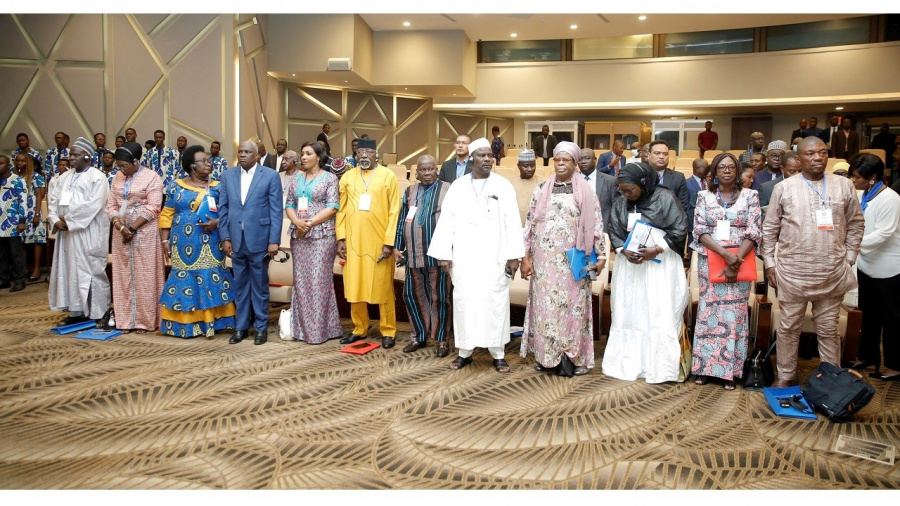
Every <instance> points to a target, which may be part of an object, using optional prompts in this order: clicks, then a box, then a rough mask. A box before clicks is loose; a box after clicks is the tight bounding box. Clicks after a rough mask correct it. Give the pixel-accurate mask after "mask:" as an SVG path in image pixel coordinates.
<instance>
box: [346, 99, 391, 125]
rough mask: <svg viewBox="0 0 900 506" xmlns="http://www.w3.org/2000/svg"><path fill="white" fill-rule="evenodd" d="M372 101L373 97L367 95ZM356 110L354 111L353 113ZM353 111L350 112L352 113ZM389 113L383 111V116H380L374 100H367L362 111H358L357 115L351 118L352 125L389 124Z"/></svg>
mask: <svg viewBox="0 0 900 506" xmlns="http://www.w3.org/2000/svg"><path fill="white" fill-rule="evenodd" d="M369 96H370V97H372V98H373V99H374V96H372V95H369ZM355 110H356V109H354V111H355ZM352 112H353V111H351V113H352ZM385 116H386V117H387V119H385ZM390 119H391V116H390V112H389V111H384V116H382V114H381V111H379V110H378V106H377V105H376V103H375V101H374V100H369V101H368V102H367V103H366V105H364V106H363V108H362V110H361V111H359V114H357V115H356V117H355V118H353V122H354V123H369V124H372V125H387V124H390Z"/></svg>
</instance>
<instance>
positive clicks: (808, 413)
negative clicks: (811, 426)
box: [763, 386, 816, 420]
mask: <svg viewBox="0 0 900 506" xmlns="http://www.w3.org/2000/svg"><path fill="white" fill-rule="evenodd" d="M763 393H764V394H765V396H766V402H768V403H769V407H771V408H772V411H773V412H775V414H776V415H778V416H785V417H788V418H802V419H804V420H815V419H816V412H815V409H813V407H812V406H810V404H809V401H807V400H806V398H805V397H803V394H802V393H800V387H799V386H793V387H786V388H772V387H767V388H765V389H763Z"/></svg>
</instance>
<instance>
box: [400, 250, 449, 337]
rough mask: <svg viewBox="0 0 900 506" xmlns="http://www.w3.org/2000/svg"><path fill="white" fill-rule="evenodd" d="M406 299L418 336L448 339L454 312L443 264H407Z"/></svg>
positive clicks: (416, 335)
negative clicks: (419, 265)
mask: <svg viewBox="0 0 900 506" xmlns="http://www.w3.org/2000/svg"><path fill="white" fill-rule="evenodd" d="M403 300H404V302H406V308H407V310H408V311H407V312H408V313H409V319H410V321H411V322H412V324H413V328H414V329H415V337H416V340H417V341H419V342H420V343H424V342H425V341H426V340H427V339H432V340H435V341H438V342H441V343H442V342H444V341H446V340H447V334H448V333H449V332H450V324H451V323H452V322H453V313H451V311H450V278H449V276H447V273H446V272H444V269H441V268H440V267H422V268H412V267H407V268H406V281H405V282H404V283H403Z"/></svg>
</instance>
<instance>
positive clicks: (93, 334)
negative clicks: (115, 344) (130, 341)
mask: <svg viewBox="0 0 900 506" xmlns="http://www.w3.org/2000/svg"><path fill="white" fill-rule="evenodd" d="M120 335H122V331H121V330H116V329H112V330H102V329H91V330H85V331H84V332H82V333H80V334H75V339H90V340H91V341H109V340H110V339H112V338H114V337H116V336H120Z"/></svg>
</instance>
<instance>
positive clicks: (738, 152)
mask: <svg viewBox="0 0 900 506" xmlns="http://www.w3.org/2000/svg"><path fill="white" fill-rule="evenodd" d="M744 151H747V150H746V149H729V150H728V152H729V153H731V154H732V155H734V156H735V158H737V159H738V160H740V159H741V153H743V152H744Z"/></svg>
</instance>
